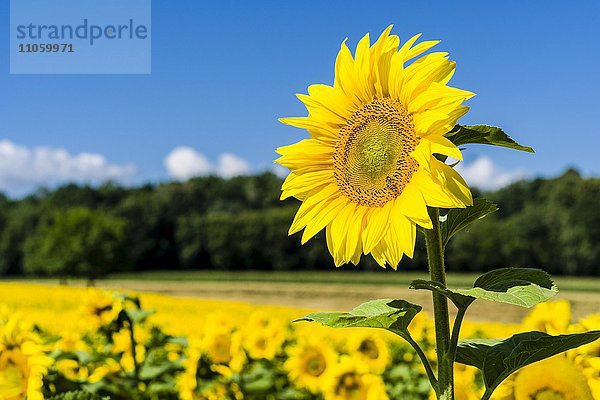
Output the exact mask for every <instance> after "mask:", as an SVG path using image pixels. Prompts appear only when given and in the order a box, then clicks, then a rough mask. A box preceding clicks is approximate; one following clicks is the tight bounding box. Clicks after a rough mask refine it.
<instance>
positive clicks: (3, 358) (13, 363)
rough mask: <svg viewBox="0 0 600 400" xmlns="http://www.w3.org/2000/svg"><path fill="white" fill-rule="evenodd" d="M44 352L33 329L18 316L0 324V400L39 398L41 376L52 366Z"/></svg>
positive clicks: (40, 397) (41, 397)
mask: <svg viewBox="0 0 600 400" xmlns="http://www.w3.org/2000/svg"><path fill="white" fill-rule="evenodd" d="M45 350H46V348H45V346H44V345H43V343H42V338H41V337H40V336H39V335H38V334H37V333H35V329H34V327H33V326H31V325H30V324H28V323H25V322H23V321H22V320H20V319H19V317H18V315H14V316H12V317H11V318H9V319H8V320H6V321H0V399H21V398H25V397H26V398H27V399H29V400H38V399H39V400H41V399H43V395H42V383H43V377H44V375H45V374H46V373H47V372H48V367H49V366H50V365H51V363H52V359H51V358H50V357H48V356H47V355H46V353H45Z"/></svg>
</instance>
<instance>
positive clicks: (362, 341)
mask: <svg viewBox="0 0 600 400" xmlns="http://www.w3.org/2000/svg"><path fill="white" fill-rule="evenodd" d="M347 350H348V353H349V354H350V356H351V357H353V358H354V359H355V360H356V361H357V362H359V363H361V364H363V365H365V366H366V367H367V368H368V369H369V371H370V372H372V373H374V374H381V373H383V371H385V368H386V367H387V365H388V364H389V362H390V350H389V348H388V344H387V343H386V342H385V340H383V339H381V338H380V337H378V336H375V335H372V334H364V335H362V334H356V335H353V336H350V338H349V339H348V342H347Z"/></svg>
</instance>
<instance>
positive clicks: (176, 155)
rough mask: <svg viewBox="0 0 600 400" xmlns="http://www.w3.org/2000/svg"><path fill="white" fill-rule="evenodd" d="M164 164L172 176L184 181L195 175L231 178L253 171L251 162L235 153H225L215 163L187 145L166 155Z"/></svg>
mask: <svg viewBox="0 0 600 400" xmlns="http://www.w3.org/2000/svg"><path fill="white" fill-rule="evenodd" d="M164 165H165V168H166V169H167V172H168V173H169V175H170V176H171V177H172V178H174V179H177V180H182V181H184V180H186V179H189V178H192V177H194V176H205V175H217V176H220V177H223V178H231V177H233V176H239V175H247V174H249V173H250V172H251V167H250V164H248V162H247V161H246V160H244V159H242V158H240V157H238V156H236V155H235V154H231V153H223V154H221V155H220V156H219V158H218V161H217V163H216V164H215V165H213V164H211V162H210V161H208V159H207V158H206V157H205V156H204V155H203V154H201V153H199V152H198V151H196V150H194V149H193V148H191V147H187V146H180V147H176V148H175V149H173V150H172V151H171V152H170V153H169V154H168V155H167V156H166V157H165V160H164Z"/></svg>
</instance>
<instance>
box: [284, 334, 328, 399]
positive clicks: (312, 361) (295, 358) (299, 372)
mask: <svg viewBox="0 0 600 400" xmlns="http://www.w3.org/2000/svg"><path fill="white" fill-rule="evenodd" d="M287 356H288V359H287V360H286V362H285V365H284V367H285V369H286V370H287V371H288V376H289V377H290V380H291V381H292V382H294V384H295V385H296V386H297V387H299V388H303V389H307V390H308V391H310V392H312V393H315V394H316V393H318V392H320V391H321V389H322V384H323V381H324V379H323V377H325V376H326V374H327V373H328V372H329V371H330V370H331V369H332V368H333V366H334V365H335V363H336V361H337V353H336V352H335V351H334V350H333V349H332V348H331V345H330V344H329V343H326V342H325V341H323V340H322V339H321V340H319V339H317V338H315V337H311V336H307V337H303V338H302V339H300V340H299V341H298V342H297V343H296V344H295V345H294V346H292V347H290V348H289V349H288V351H287Z"/></svg>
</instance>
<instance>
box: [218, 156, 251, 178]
mask: <svg viewBox="0 0 600 400" xmlns="http://www.w3.org/2000/svg"><path fill="white" fill-rule="evenodd" d="M215 171H216V173H217V175H219V176H221V177H223V178H231V177H232V176H238V175H247V174H249V173H250V164H248V163H247V162H246V160H244V159H242V158H239V157H238V156H236V155H234V154H231V153H223V154H221V155H220V156H219V163H218V164H217V166H216V168H215Z"/></svg>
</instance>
